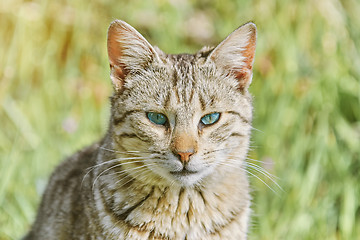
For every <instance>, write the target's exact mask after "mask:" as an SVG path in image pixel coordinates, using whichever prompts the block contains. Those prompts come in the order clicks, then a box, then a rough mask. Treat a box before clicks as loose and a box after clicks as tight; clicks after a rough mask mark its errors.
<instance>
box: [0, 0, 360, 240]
mask: <svg viewBox="0 0 360 240" xmlns="http://www.w3.org/2000/svg"><path fill="white" fill-rule="evenodd" d="M359 12H360V3H359V2H358V1H356V0H348V1H336V0H319V1H310V0H307V1H285V0H276V1H275V0H274V1H230V0H225V1H190V0H189V1H178V0H174V1H169V2H168V1H152V2H150V1H149V2H148V3H146V1H140V0H134V1H107V0H98V1H84V0H73V1H48V0H38V1H33V2H29V1H23V0H11V1H10V0H5V1H2V2H1V3H0V126H1V127H0V239H17V238H19V237H20V236H21V235H23V234H24V233H25V232H26V231H27V230H28V229H29V226H30V224H31V222H32V221H33V219H34V217H35V213H36V208H37V206H38V203H39V200H40V194H41V191H42V190H43V188H44V186H45V184H46V181H47V178H48V176H49V174H50V173H51V171H52V170H53V168H54V167H55V166H56V165H57V164H58V163H59V162H60V161H61V159H63V158H64V157H66V156H69V155H70V154H71V153H72V152H74V151H75V150H77V149H80V148H81V147H83V146H85V145H87V144H90V143H91V142H93V141H96V139H98V138H99V137H100V136H101V135H102V134H103V133H104V132H105V131H106V127H107V119H108V115H109V105H108V96H109V95H110V94H111V84H110V80H109V77H108V72H109V69H108V62H107V56H106V31H107V27H108V25H109V23H110V22H111V21H112V20H113V19H115V18H120V19H123V20H126V21H128V22H129V23H130V24H131V25H133V26H134V27H136V28H137V29H138V30H139V31H140V32H141V33H143V34H144V35H145V36H146V37H147V38H148V39H149V40H150V42H151V43H153V44H156V45H158V46H159V47H160V48H162V49H163V50H165V51H167V52H170V53H179V52H194V51H195V50H196V49H199V48H200V47H201V46H202V45H203V44H204V43H206V44H216V43H218V42H219V41H221V40H222V39H223V38H224V37H225V36H227V34H228V33H230V32H231V31H232V30H234V29H235V28H236V27H237V26H239V25H241V24H243V23H245V22H247V21H250V20H253V21H255V23H256V24H257V26H258V48H257V53H256V62H255V73H254V80H253V84H252V87H251V92H252V93H253V95H254V96H255V97H254V104H255V113H254V114H255V119H254V127H255V128H256V129H258V130H260V131H256V130H254V132H253V139H252V140H253V144H252V145H253V146H252V148H253V151H252V152H251V154H250V157H251V158H253V159H257V160H261V161H263V162H264V167H265V168H266V169H267V170H268V171H269V172H270V173H271V174H274V175H276V176H277V177H278V179H277V182H278V184H279V185H280V186H281V187H282V188H283V189H284V191H281V190H279V189H278V188H277V187H276V185H274V184H273V183H272V182H271V181H270V180H269V179H266V177H264V176H261V175H259V176H260V177H261V178H262V179H263V180H264V181H265V182H266V183H267V184H269V185H270V187H271V188H273V189H274V190H275V191H276V193H274V192H273V191H271V190H270V189H269V188H268V187H266V186H265V184H263V183H262V182H261V181H259V180H257V179H256V178H253V177H252V178H251V180H252V186H253V189H254V192H253V196H254V202H253V210H254V217H253V220H252V226H251V234H250V239H261V240H262V239H269V240H274V239H286V240H287V239H291V240H292V239H301V240H302V239H330V240H331V239H354V240H355V239H357V237H358V236H360V206H359V204H360V203H359V202H360V188H359V182H360V174H359V172H360V83H359V82H360V81H359V79H360V68H359V66H360V53H359V47H358V46H360V15H359Z"/></svg>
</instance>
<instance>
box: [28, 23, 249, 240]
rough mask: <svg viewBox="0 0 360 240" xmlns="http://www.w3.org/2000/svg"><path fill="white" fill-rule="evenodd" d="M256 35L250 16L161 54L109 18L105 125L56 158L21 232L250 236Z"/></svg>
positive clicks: (41, 235)
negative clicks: (214, 37) (212, 39)
mask: <svg viewBox="0 0 360 240" xmlns="http://www.w3.org/2000/svg"><path fill="white" fill-rule="evenodd" d="M255 45H256V27H255V24H253V23H247V24H245V25H243V26H241V27H239V28H238V29H236V30H235V31H234V32H232V33H231V34H230V35H229V36H228V37H227V38H226V39H225V40H224V41H222V42H221V43H220V44H219V45H218V46H217V47H215V48H209V47H204V48H203V49H202V50H200V51H199V52H197V53H196V54H193V55H192V54H178V55H172V54H165V53H164V52H162V51H161V50H160V49H158V48H157V47H153V46H152V45H150V44H149V42H148V41H147V40H146V39H145V38H144V37H143V36H142V35H140V33H138V32H137V31H136V30H135V29H134V28H133V27H131V26H130V25H128V24H127V23H125V22H123V21H120V20H116V21H114V22H112V23H111V25H110V27H109V30H108V55H109V62H110V69H111V75H110V76H111V80H112V83H113V87H114V93H113V96H112V97H111V118H110V124H109V128H108V132H107V133H106V135H105V136H104V137H103V138H102V140H100V141H99V142H97V143H95V144H93V145H92V146H89V147H87V148H85V149H84V150H82V151H80V152H78V153H76V154H75V155H73V156H71V157H70V158H69V159H67V160H66V161H65V162H63V163H62V164H61V165H60V166H59V167H57V169H56V170H55V172H54V173H53V175H52V177H51V179H50V182H49V184H48V186H47V189H46V191H45V193H44V195H43V199H42V202H41V205H40V208H39V212H38V215H37V218H36V221H35V223H34V224H33V226H32V229H31V231H30V232H29V233H28V234H27V235H26V236H25V238H24V239H26V240H32V239H46V240H51V239H66V240H68V239H110V240H111V239H132V240H136V239H139V240H140V239H187V240H201V239H225V240H229V239H235V240H242V239H246V238H247V229H248V224H249V215H250V195H249V183H248V179H247V175H246V169H245V159H246V156H247V152H248V149H249V138H250V132H251V120H252V103H251V102H252V98H251V96H250V94H249V92H248V87H249V84H250V83H251V79H252V66H253V61H254V54H255Z"/></svg>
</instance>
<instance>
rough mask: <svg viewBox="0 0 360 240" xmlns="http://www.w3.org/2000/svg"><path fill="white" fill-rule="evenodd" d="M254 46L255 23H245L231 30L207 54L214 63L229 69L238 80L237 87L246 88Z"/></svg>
mask: <svg viewBox="0 0 360 240" xmlns="http://www.w3.org/2000/svg"><path fill="white" fill-rule="evenodd" d="M255 47H256V25H255V24H254V23H252V22H249V23H246V24H244V25H242V26H241V27H239V28H238V29H236V30H235V31H234V32H232V33H231V34H230V35H229V36H228V37H227V38H225V40H224V41H222V42H221V43H220V44H219V45H218V46H217V47H216V48H215V49H214V50H213V51H212V53H211V54H210V55H209V58H208V59H211V60H213V61H214V62H215V63H216V65H218V66H221V67H223V68H225V69H226V70H229V71H230V72H231V73H233V74H234V75H235V77H236V78H237V80H238V81H239V89H240V90H244V89H247V88H248V87H249V85H250V83H251V80H252V67H253V63H254V56H255Z"/></svg>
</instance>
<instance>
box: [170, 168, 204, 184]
mask: <svg viewBox="0 0 360 240" xmlns="http://www.w3.org/2000/svg"><path fill="white" fill-rule="evenodd" d="M208 174H209V173H208V171H206V170H201V171H190V170H186V169H183V170H181V171H171V172H170V176H171V180H172V182H174V181H175V182H176V183H178V184H179V185H181V186H182V187H191V186H195V185H198V184H200V182H201V181H202V180H203V178H204V177H206V176H207V175H208Z"/></svg>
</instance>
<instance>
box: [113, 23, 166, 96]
mask: <svg viewBox="0 0 360 240" xmlns="http://www.w3.org/2000/svg"><path fill="white" fill-rule="evenodd" d="M107 45H108V46H107V48H108V56H109V62H110V70H111V74H110V77H111V80H112V82H113V85H114V88H115V91H120V90H121V89H122V87H123V85H124V83H125V79H126V76H127V75H128V74H129V73H130V72H132V71H133V72H136V71H137V70H140V69H143V68H144V67H145V66H146V65H147V64H149V63H151V62H152V61H154V60H155V59H159V56H158V54H157V53H156V51H155V49H154V48H153V47H152V46H151V45H150V43H149V42H148V41H147V40H146V39H145V38H144V37H143V36H142V35H141V34H140V33H139V32H138V31H136V30H135V29H134V28H133V27H132V26H130V25H129V24H127V23H126V22H124V21H121V20H115V21H113V22H112V23H111V24H110V27H109V30H108V38H107Z"/></svg>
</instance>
